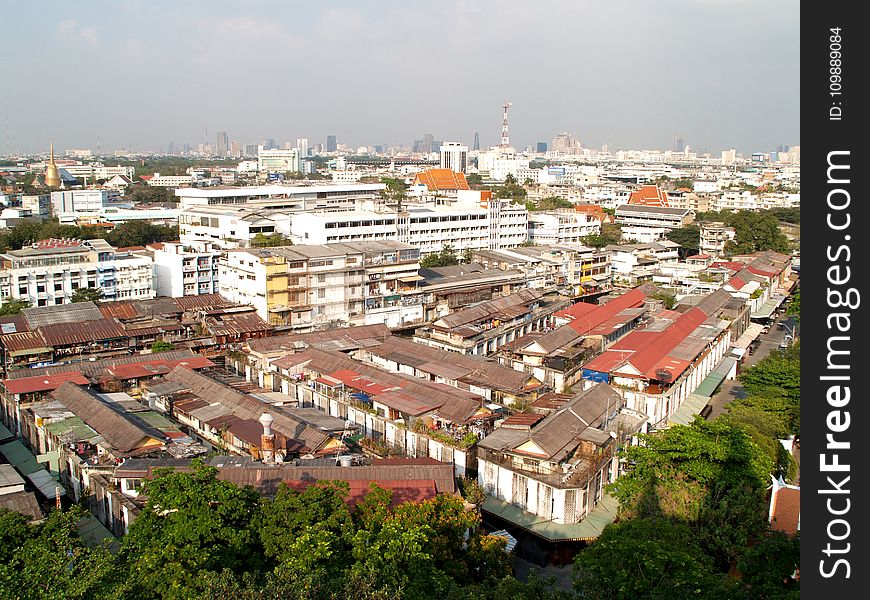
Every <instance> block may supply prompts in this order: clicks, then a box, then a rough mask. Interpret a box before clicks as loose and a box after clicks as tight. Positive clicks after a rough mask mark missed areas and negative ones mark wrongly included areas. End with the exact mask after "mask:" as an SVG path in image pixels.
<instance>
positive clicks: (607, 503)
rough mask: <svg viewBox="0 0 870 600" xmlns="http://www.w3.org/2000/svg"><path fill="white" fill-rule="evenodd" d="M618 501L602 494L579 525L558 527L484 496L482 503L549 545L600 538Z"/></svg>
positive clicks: (611, 521)
mask: <svg viewBox="0 0 870 600" xmlns="http://www.w3.org/2000/svg"><path fill="white" fill-rule="evenodd" d="M618 508H619V501H618V500H617V499H616V498H614V497H613V496H610V495H609V494H605V495H604V497H602V498H601V501H600V502H599V503H598V505H597V506H596V507H595V508H594V509H593V510H592V511H591V512H590V513H589V514H588V515H586V518H585V519H583V520H582V521H580V522H579V523H566V524H564V525H561V524H559V523H554V522H553V521H551V520H548V519H544V518H542V517H539V516H538V515H534V514H532V513H530V512H526V511H524V510H523V509H521V508H519V507H517V506H514V505H513V504H510V503H508V502H504V501H502V500H499V499H498V498H492V497H487V499H486V500H484V501H483V510H484V511H486V512H488V513H490V514H491V515H495V516H497V517H500V518H502V519H504V520H505V521H509V522H511V523H513V524H514V525H517V526H518V527H521V528H523V529H525V530H526V531H529V532H531V533H534V534H535V535H537V536H540V537H542V538H544V539H545V540H548V541H550V542H568V541H577V540H594V539H596V538H598V536H599V535H601V532H602V531H604V528H605V527H607V526H608V525H610V524H611V523H613V521H614V520H615V519H616V511H617V509H618Z"/></svg>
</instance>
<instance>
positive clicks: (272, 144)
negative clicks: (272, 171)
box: [260, 138, 278, 150]
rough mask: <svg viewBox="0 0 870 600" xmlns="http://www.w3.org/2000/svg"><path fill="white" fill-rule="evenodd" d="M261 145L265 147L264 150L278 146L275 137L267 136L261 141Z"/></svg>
mask: <svg viewBox="0 0 870 600" xmlns="http://www.w3.org/2000/svg"><path fill="white" fill-rule="evenodd" d="M260 145H261V146H262V147H263V149H264V150H274V149H276V148H277V147H278V146H277V145H276V144H275V138H266V139H264V140H263V141H262V142H260Z"/></svg>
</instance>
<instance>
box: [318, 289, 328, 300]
mask: <svg viewBox="0 0 870 600" xmlns="http://www.w3.org/2000/svg"><path fill="white" fill-rule="evenodd" d="M317 297H318V298H319V299H320V300H323V299H324V298H326V290H325V289H323V288H320V289H319V290H317Z"/></svg>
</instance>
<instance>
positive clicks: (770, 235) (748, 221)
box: [725, 210, 788, 254]
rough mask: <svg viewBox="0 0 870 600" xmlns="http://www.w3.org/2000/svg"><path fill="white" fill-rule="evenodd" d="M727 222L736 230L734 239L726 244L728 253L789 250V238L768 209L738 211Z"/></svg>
mask: <svg viewBox="0 0 870 600" xmlns="http://www.w3.org/2000/svg"><path fill="white" fill-rule="evenodd" d="M726 224H727V225H729V226H731V227H733V228H734V232H735V237H734V240H733V241H729V242H727V243H726V244H725V252H726V253H728V254H752V253H753V252H759V251H762V250H774V251H776V252H788V239H787V238H786V237H785V234H784V233H783V232H781V231H780V230H779V221H778V220H777V218H776V217H775V216H773V215H772V214H770V213H769V212H767V211H764V212H757V213H756V212H752V211H749V210H741V211H737V212H735V213H732V214H731V215H729V218H728V220H727V223H726Z"/></svg>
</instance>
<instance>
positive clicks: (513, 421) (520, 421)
mask: <svg viewBox="0 0 870 600" xmlns="http://www.w3.org/2000/svg"><path fill="white" fill-rule="evenodd" d="M543 418H544V415H540V414H538V413H517V414H515V415H511V416H509V417H508V418H507V419H505V420H504V421H503V422H502V425H522V426H527V427H531V426H532V425H534V424H535V423H537V422H538V421H540V420H541V419H543Z"/></svg>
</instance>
